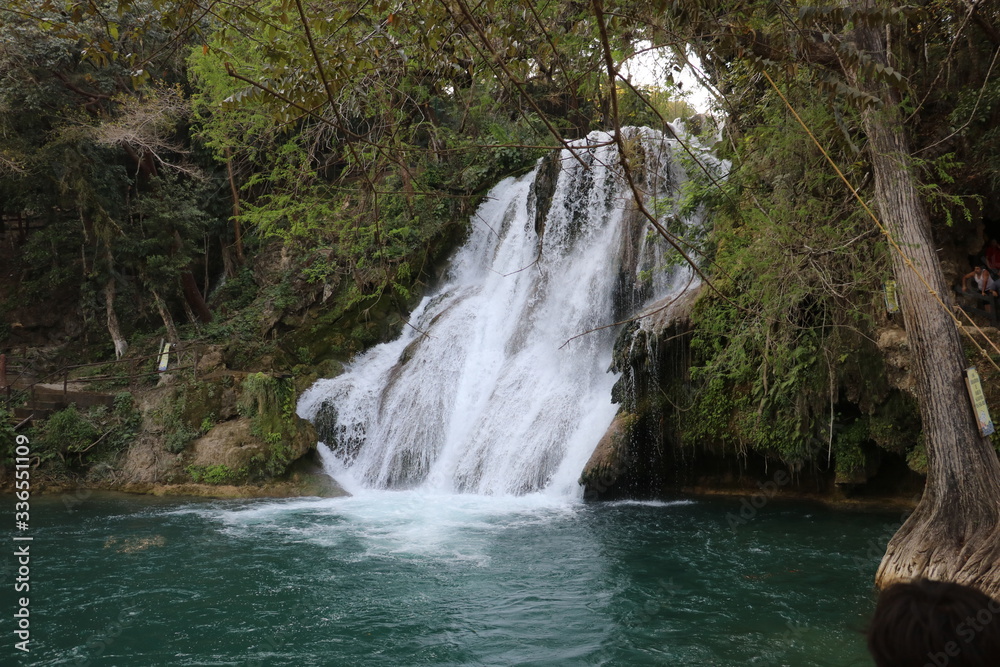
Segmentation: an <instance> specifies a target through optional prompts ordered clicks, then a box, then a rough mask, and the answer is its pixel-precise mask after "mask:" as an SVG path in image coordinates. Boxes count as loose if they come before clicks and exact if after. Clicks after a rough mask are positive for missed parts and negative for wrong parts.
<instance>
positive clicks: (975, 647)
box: [868, 579, 1000, 667]
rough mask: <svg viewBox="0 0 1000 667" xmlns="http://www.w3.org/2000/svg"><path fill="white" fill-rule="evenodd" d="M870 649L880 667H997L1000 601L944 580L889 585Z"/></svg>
mask: <svg viewBox="0 0 1000 667" xmlns="http://www.w3.org/2000/svg"><path fill="white" fill-rule="evenodd" d="M868 650H869V651H870V652H871V654H872V657H874V658H875V664H876V665H878V667H996V665H1000V602H997V601H996V600H993V599H992V598H990V597H989V596H988V595H986V594H985V593H983V592H982V591H979V590H977V589H975V588H971V587H969V586H963V585H962V584H955V583H950V582H945V581H930V580H928V579H920V580H916V581H912V582H909V583H899V584H893V585H892V586H889V587H888V588H886V589H885V590H883V591H882V594H881V595H880V596H879V600H878V604H877V605H876V607H875V613H874V615H873V616H872V621H871V625H870V626H869V628H868Z"/></svg>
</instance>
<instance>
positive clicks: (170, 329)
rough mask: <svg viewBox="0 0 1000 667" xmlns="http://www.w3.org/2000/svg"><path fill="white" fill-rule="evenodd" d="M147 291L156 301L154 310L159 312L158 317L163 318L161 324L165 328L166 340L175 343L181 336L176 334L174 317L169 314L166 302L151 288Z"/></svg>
mask: <svg viewBox="0 0 1000 667" xmlns="http://www.w3.org/2000/svg"><path fill="white" fill-rule="evenodd" d="M149 291H150V293H151V294H152V295H153V301H154V302H155V303H156V310H157V311H159V313H160V319H161V320H163V326H165V327H166V328H167V340H169V341H170V342H171V343H172V344H174V345H176V344H177V343H179V342H180V340H181V337H180V336H178V335H177V327H176V326H175V325H174V318H173V317H171V316H170V311H169V310H167V304H166V303H165V302H164V301H163V299H162V298H160V294H159V293H158V292H157V291H156V290H155V289H153V288H150V289H149Z"/></svg>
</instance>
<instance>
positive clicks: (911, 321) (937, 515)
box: [848, 0, 1000, 597]
mask: <svg viewBox="0 0 1000 667" xmlns="http://www.w3.org/2000/svg"><path fill="white" fill-rule="evenodd" d="M859 4H861V5H863V6H871V0H868V1H866V2H861V3H859ZM855 39H856V40H857V43H858V46H859V47H860V49H861V50H862V51H864V52H867V53H869V54H870V55H871V56H872V57H873V58H874V59H875V61H876V62H880V63H881V64H883V65H885V46H884V43H883V42H882V38H881V36H880V35H879V34H878V33H877V32H876V31H875V30H872V29H868V28H861V29H859V30H857V32H856V33H855ZM848 76H849V78H851V79H852V83H853V84H854V85H855V86H857V87H859V88H862V89H865V90H867V91H868V92H870V93H872V94H873V95H876V96H878V97H880V98H881V99H883V100H884V101H885V105H884V106H883V108H881V109H878V110H869V111H866V112H865V114H864V116H863V124H864V129H865V132H866V134H867V135H868V139H869V142H870V143H869V150H870V153H871V160H872V167H873V171H874V175H875V201H876V204H877V208H878V211H879V214H880V217H881V219H882V222H883V223H884V224H885V225H886V227H887V228H888V230H889V232H890V233H891V234H892V236H893V238H894V239H895V240H896V243H897V244H898V245H899V247H900V248H902V250H903V252H904V253H905V254H906V255H907V256H908V257H909V258H910V259H911V260H912V267H913V268H912V269H911V268H910V267H909V266H908V265H907V262H906V259H905V258H904V257H901V256H900V254H899V253H897V252H892V263H893V272H894V273H895V276H896V280H897V282H898V284H899V286H900V296H901V306H902V311H903V318H904V322H905V325H906V332H907V336H908V339H909V345H910V349H911V351H912V356H913V360H912V363H913V369H914V379H915V381H916V391H917V398H918V400H919V402H920V415H921V418H922V420H923V428H924V438H925V441H924V442H925V447H926V449H927V460H928V469H929V471H928V475H927V483H926V487H925V489H924V494H923V497H922V498H921V500H920V502H919V504H918V505H917V508H916V510H915V511H914V512H913V514H911V515H910V516H909V518H908V519H907V520H906V521H905V522H904V524H903V525H902V527H901V528H900V529H899V531H898V532H897V533H896V534H895V535H894V536H893V538H892V539H891V540H890V541H889V545H888V547H887V549H886V554H885V556H884V557H883V559H882V563H881V565H880V566H879V570H878V574H877V575H876V585H877V586H879V587H880V588H881V587H885V586H887V585H889V584H892V583H894V582H897V581H907V580H910V579H913V578H918V577H927V578H931V579H938V580H946V581H956V582H959V583H964V584H969V585H973V586H976V587H978V588H980V589H981V590H983V591H984V592H986V593H988V594H990V595H993V596H997V597H1000V564H998V560H1000V533H998V528H1000V463H998V460H997V455H996V452H995V451H994V450H993V447H992V445H991V444H990V442H989V440H987V439H986V438H984V437H982V436H981V435H980V433H979V429H978V426H977V423H976V421H975V417H974V415H973V412H972V409H971V407H970V405H969V399H968V396H967V394H966V388H965V383H964V378H963V375H962V370H963V366H964V364H965V358H964V355H963V352H962V346H961V340H960V337H959V332H958V329H957V327H956V326H955V323H954V321H953V320H952V318H951V316H950V315H949V313H948V312H947V311H946V310H945V309H944V308H943V307H942V306H941V305H940V304H939V303H938V302H937V300H936V299H935V296H934V294H933V293H932V292H931V291H929V290H928V288H927V287H926V286H925V285H924V283H923V282H922V281H921V280H920V278H919V277H918V276H917V273H916V272H915V271H914V269H915V270H916V271H919V272H920V274H922V275H923V276H924V277H925V279H926V280H927V282H928V284H929V285H930V289H931V290H933V292H936V293H937V294H938V295H946V294H947V293H948V289H947V285H946V284H945V280H944V276H943V274H942V272H941V265H940V262H939V261H938V258H937V256H936V253H935V251H934V244H933V239H932V237H931V229H930V219H929V217H928V214H927V211H926V208H925V207H924V205H923V203H922V202H921V200H920V197H919V195H918V193H917V190H916V187H915V179H914V175H913V171H912V167H911V162H910V157H909V156H910V153H909V147H908V144H907V140H906V136H905V134H904V132H903V125H902V123H903V121H902V116H901V113H900V109H899V100H898V97H897V96H896V95H895V92H894V91H892V90H890V89H889V88H888V87H887V86H885V85H875V84H871V83H867V84H866V83H865V82H864V81H861V80H860V79H859V78H858V77H857V76H856V73H852V72H849V73H848Z"/></svg>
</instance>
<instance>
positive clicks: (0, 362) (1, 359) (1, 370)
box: [0, 354, 10, 398]
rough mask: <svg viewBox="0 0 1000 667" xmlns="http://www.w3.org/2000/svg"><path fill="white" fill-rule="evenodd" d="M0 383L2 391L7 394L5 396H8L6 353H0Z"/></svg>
mask: <svg viewBox="0 0 1000 667" xmlns="http://www.w3.org/2000/svg"><path fill="white" fill-rule="evenodd" d="M0 385H2V386H3V389H4V391H5V392H6V394H7V398H10V385H8V384H7V355H6V354H0Z"/></svg>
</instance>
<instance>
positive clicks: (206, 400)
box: [115, 357, 343, 497]
mask: <svg viewBox="0 0 1000 667" xmlns="http://www.w3.org/2000/svg"><path fill="white" fill-rule="evenodd" d="M206 359H207V357H206ZM208 363H209V364H210V365H212V366H215V365H216V364H217V360H216V361H212V360H211V359H208ZM282 382H285V384H282ZM288 391H291V387H290V385H289V384H288V383H287V381H284V380H280V379H275V378H272V377H271V376H267V375H264V374H255V375H253V376H252V377H251V376H250V375H248V374H232V373H226V372H221V371H220V372H216V373H213V375H212V376H210V377H207V378H203V379H202V380H201V381H199V382H197V383H193V384H192V383H188V384H186V385H179V386H178V385H173V386H166V387H160V388H156V389H153V390H151V391H147V392H144V393H143V394H141V395H139V396H137V399H138V405H139V409H140V411H141V413H142V415H143V425H142V429H141V431H140V433H139V434H138V435H137V438H136V440H135V442H134V443H133V445H132V446H131V447H129V449H128V450H127V451H126V452H125V454H124V456H123V459H122V461H121V465H120V470H119V473H118V475H117V476H116V483H115V486H116V488H119V489H121V490H124V491H132V492H142V493H158V494H160V493H163V494H174V495H201V496H205V495H209V496H212V495H217V496H220V497H254V496H259V495H263V496H268V495H278V496H295V495H323V496H329V495H342V494H343V490H342V489H340V488H339V487H338V486H337V485H336V484H335V483H334V482H333V481H332V480H330V479H329V477H328V476H326V475H325V474H323V473H322V471H321V469H320V468H319V465H318V462H316V461H314V460H313V457H314V456H315V446H316V431H315V429H314V428H313V426H312V425H311V424H310V423H309V422H307V421H305V420H302V419H300V418H299V417H297V416H296V415H294V413H291V414H286V411H285V409H284V405H285V403H286V400H287V398H286V397H284V394H283V393H282V392H288ZM213 489H214V491H213Z"/></svg>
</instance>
